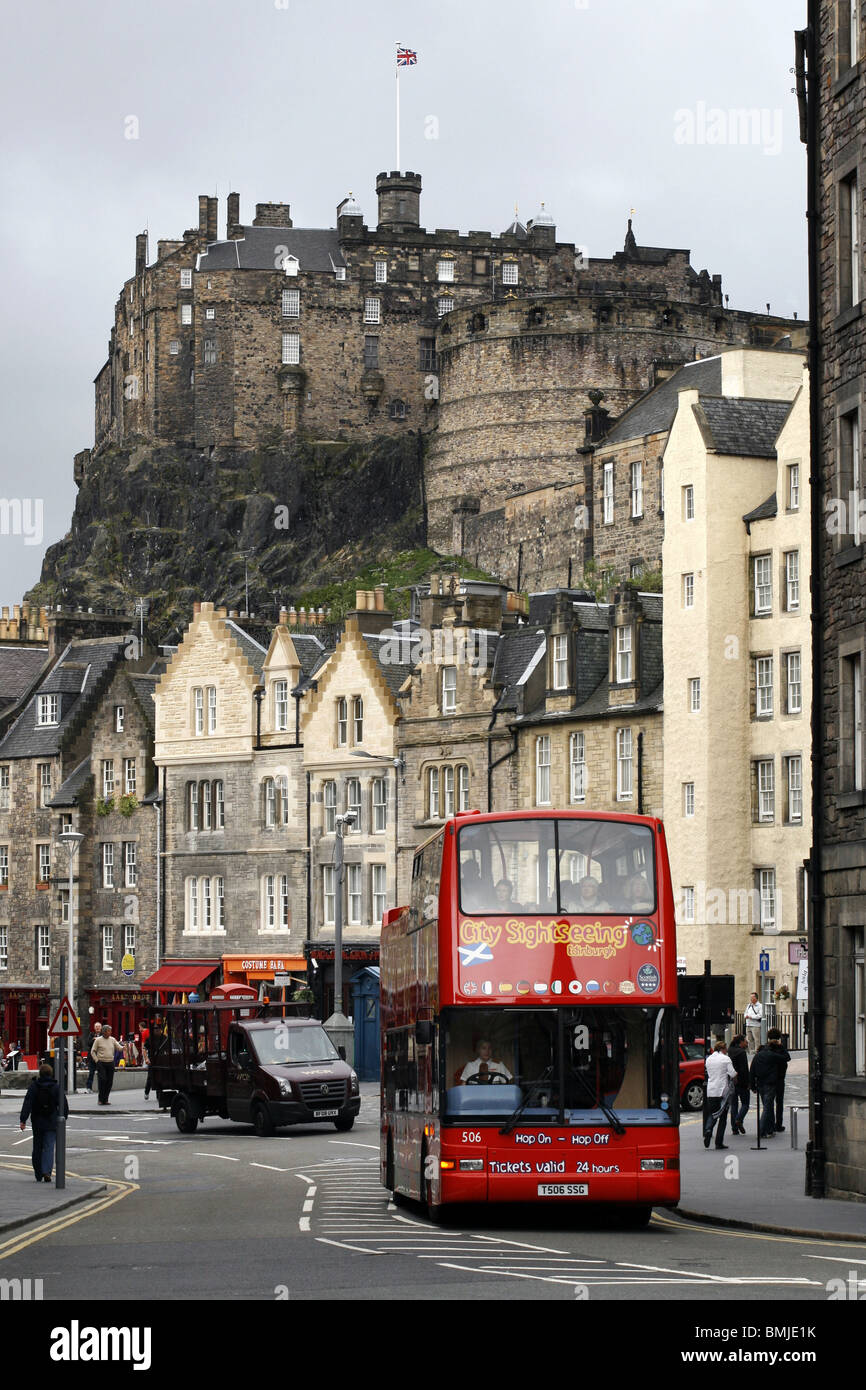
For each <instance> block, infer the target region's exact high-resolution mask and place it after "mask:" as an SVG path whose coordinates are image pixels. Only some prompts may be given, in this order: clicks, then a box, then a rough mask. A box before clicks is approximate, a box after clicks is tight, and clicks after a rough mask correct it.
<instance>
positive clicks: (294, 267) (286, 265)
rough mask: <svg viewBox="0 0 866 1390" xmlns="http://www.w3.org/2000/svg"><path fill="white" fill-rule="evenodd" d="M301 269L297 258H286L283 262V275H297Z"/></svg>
mask: <svg viewBox="0 0 866 1390" xmlns="http://www.w3.org/2000/svg"><path fill="white" fill-rule="evenodd" d="M300 268H301V263H300V261H299V260H298V258H297V256H286V257H285V258H284V260H283V274H284V275H297V273H298V271H299V270H300Z"/></svg>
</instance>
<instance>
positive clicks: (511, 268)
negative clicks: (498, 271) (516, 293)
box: [502, 261, 518, 285]
mask: <svg viewBox="0 0 866 1390" xmlns="http://www.w3.org/2000/svg"><path fill="white" fill-rule="evenodd" d="M502 283H503V285H516V284H517V283H518V269H517V262H516V261H503V263H502Z"/></svg>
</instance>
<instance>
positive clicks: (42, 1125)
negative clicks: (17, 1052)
mask: <svg viewBox="0 0 866 1390" xmlns="http://www.w3.org/2000/svg"><path fill="white" fill-rule="evenodd" d="M63 1104H64V1107H65V1111H64V1113H65V1114H66V1115H67V1116H68V1114H69V1103H68V1101H67V1100H66V1097H65V1096H64V1097H63ZM59 1115H60V1086H59V1085H58V1083H57V1082H56V1081H55V1080H54V1068H53V1067H52V1066H51V1065H50V1064H49V1063H48V1062H43V1063H42V1065H41V1067H40V1068H39V1075H38V1076H37V1078H36V1080H35V1081H31V1082H30V1085H29V1086H28V1087H27V1093H26V1095H25V1096H24V1104H23V1105H22V1106H21V1114H20V1115H19V1117H18V1123H19V1125H20V1127H21V1129H26V1128H27V1121H28V1119H29V1120H30V1126H31V1128H32V1130H33V1154H32V1162H33V1172H34V1174H35V1177H36V1181H37V1182H50V1181H51V1169H52V1168H53V1167H54V1147H55V1144H56V1142H57V1120H58V1117H59Z"/></svg>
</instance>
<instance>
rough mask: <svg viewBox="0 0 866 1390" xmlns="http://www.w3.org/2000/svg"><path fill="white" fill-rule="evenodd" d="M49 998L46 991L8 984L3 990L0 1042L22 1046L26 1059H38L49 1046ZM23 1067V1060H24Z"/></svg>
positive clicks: (1, 989)
mask: <svg viewBox="0 0 866 1390" xmlns="http://www.w3.org/2000/svg"><path fill="white" fill-rule="evenodd" d="M49 1007H50V995H49V991H48V989H46V988H42V989H40V988H39V987H37V986H33V987H32V988H28V987H27V986H26V985H18V986H15V985H9V986H6V987H5V988H0V1041H2V1042H5V1043H6V1051H7V1052H8V1050H9V1046H10V1044H13V1043H18V1042H20V1044H21V1051H22V1053H23V1056H24V1057H29V1058H35V1057H37V1056H39V1055H40V1054H41V1053H43V1052H44V1051H45V1048H46V1046H47V1043H48V1024H49V1022H50V1019H49V1017H48V1011H49ZM22 1065H23V1060H22Z"/></svg>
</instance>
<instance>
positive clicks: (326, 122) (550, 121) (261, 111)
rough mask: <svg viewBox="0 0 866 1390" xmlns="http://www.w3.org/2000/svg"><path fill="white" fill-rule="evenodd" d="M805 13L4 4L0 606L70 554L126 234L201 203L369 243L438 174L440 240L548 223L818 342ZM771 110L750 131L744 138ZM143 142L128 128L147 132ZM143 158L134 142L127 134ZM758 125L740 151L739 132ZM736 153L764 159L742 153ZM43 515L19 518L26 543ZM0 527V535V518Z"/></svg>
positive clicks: (126, 261)
mask: <svg viewBox="0 0 866 1390" xmlns="http://www.w3.org/2000/svg"><path fill="white" fill-rule="evenodd" d="M805 8H806V7H805V0H800V2H799V3H798V0H660V3H656V4H648V3H647V2H646V0H534V3H533V4H531V5H527V4H526V3H525V0H472V3H471V4H468V3H466V0H436V3H435V4H422V3H418V2H417V0H399V3H396V2H395V3H385V2H384V0H372V3H366V4H358V3H357V0H76V2H75V3H73V4H64V3H60V0H39V3H38V4H33V3H30V4H27V3H25V4H20V3H16V2H15V0H0V17H2V27H3V37H4V46H5V48H6V54H7V57H6V62H5V64H4V74H3V84H2V93H0V106H2V130H0V176H2V190H3V195H4V196H3V201H2V210H0V238H2V254H0V275H2V304H3V311H4V312H3V333H2V342H0V353H2V358H0V400H2V441H3V467H2V475H0V496H2V497H4V498H6V499H21V500H22V501H24V502H25V503H29V517H30V524H29V528H28V529H29V531H30V540H33V539H34V538H35V537H36V536H37V535H38V516H39V505H40V504H41V506H42V509H43V513H42V514H43V522H42V529H43V532H44V535H43V537H42V540H41V542H40V543H39V544H33V543H27V538H25V536H23V535H17V536H16V535H0V603H2V604H6V603H9V604H11V603H15V602H17V601H19V600H20V598H21V596H22V594H23V592H24V590H25V589H26V588H27V587H28V586H29V585H31V584H32V583H34V582H35V580H36V579H37V578H38V577H39V570H40V566H41V560H42V555H43V553H44V550H45V548H46V546H48V545H50V544H51V543H53V542H54V541H56V540H59V539H60V538H61V537H62V536H63V535H64V534H65V533H66V531H67V530H68V529H69V523H70V519H71V515H72V509H73V506H74V501H75V486H74V483H73V480H72V456H73V454H74V453H76V452H77V451H78V450H79V449H82V448H86V447H88V446H90V445H91V444H92V443H93V386H92V381H93V378H94V377H95V376H96V374H97V372H98V371H99V369H100V367H101V366H102V365H103V363H104V361H105V359H106V356H107V342H108V335H109V331H110V327H111V322H112V314H113V306H114V302H115V299H116V297H117V294H118V291H119V289H120V287H121V285H122V283H123V281H124V279H126V277H127V276H129V275H130V274H131V273H132V271H133V268H134V250H135V234H136V232H139V231H142V230H144V229H145V228H147V229H148V230H149V232H150V238H151V240H150V246H151V255H152V256H153V255H155V252H156V241H157V239H158V238H160V237H179V236H180V235H181V233H182V232H183V231H184V229H185V228H187V227H191V226H194V225H197V222H198V202H197V199H198V194H199V193H210V194H213V193H214V192H218V194H219V197H220V210H219V232H220V236H224V234H225V195H226V193H228V192H229V191H230V190H232V189H233V190H236V191H237V192H239V193H240V195H241V220H242V221H244V222H249V221H251V220H252V217H253V216H254V204H255V203H256V202H257V201H258V202H288V203H290V204H291V207H292V218H293V220H294V223H295V226H298V227H309V226H318V227H328V226H333V225H334V223H335V209H336V205H337V203H338V202H339V201H340V200H341V199H342V198H343V197H344V196H345V195H346V194H347V193H348V192H349V191H352V192H354V193H355V196H356V197H357V198H358V200H359V201H360V203H361V206H362V208H363V210H364V213H365V219H366V221H367V222H368V224H370V225H372V224H374V223H375V220H376V198H375V191H374V190H375V178H376V174H377V173H378V172H379V171H380V170H383V169H391V168H392V167H394V160H395V140H394V107H395V101H394V90H395V67H394V55H395V43H396V42H398V41H399V42H401V43H405V44H406V45H407V46H410V47H412V48H414V49H415V50H416V51H417V53H418V64H417V66H416V67H413V68H409V69H404V70H403V71H402V75H401V78H400V104H401V116H402V120H401V131H402V136H401V164H402V167H403V168H404V169H414V170H416V171H417V172H419V173H420V174H421V175H422V176H423V180H424V188H423V192H422V195H421V222H422V225H424V226H426V227H428V228H434V227H455V228H459V230H460V231H462V232H465V231H468V230H469V229H470V228H472V229H482V230H490V231H493V232H499V231H502V230H503V229H504V228H505V227H506V226H507V225H508V223H509V222H510V221H511V219H512V216H513V212H514V205H515V203H517V204H518V205H519V208H520V215H521V218H522V219H523V220H525V219H526V218H528V217H531V216H534V215H535V213H536V212H537V211H538V208H539V206H540V203H541V201H542V200H544V202H545V204H546V207H547V210H548V211H550V212H552V214H553V215H554V217H555V220H556V224H557V229H558V236H559V238H560V239H561V240H567V241H575V242H577V243H579V244H582V245H585V246H586V247H587V248H588V250H589V254H590V255H593V256H609V255H611V254H612V252H614V251H617V250H621V249H622V243H623V238H624V235H625V230H626V220H627V217H628V215H629V210H630V209H631V208H634V209H635V215H634V227H635V233H636V235H637V239H638V242H639V243H640V244H642V245H648V246H677V247H688V248H690V250H691V253H692V265H693V266H694V267H695V269H696V270H701V269H703V268H706V269H707V270H709V272H710V274H714V273H721V275H722V277H723V286H722V288H723V291H724V292H725V293H727V294H729V295H730V305H731V307H732V308H737V309H756V310H761V311H763V310H764V309H765V306H766V304H767V303H769V304H770V305H771V309H772V311H773V312H774V313H780V314H791V313H793V312H795V311H796V312H797V313H798V314H799V316H800V317H801V318H805V316H806V310H807V293H806V223H805V211H804V210H805V197H806V190H805V173H806V159H805V147H804V146H802V145H800V143H799V139H798V124H797V110H796V102H795V99H794V97H793V95H792V94H791V87H792V85H793V76H792V74H791V72H790V68H791V66H792V63H793V54H794V39H793V32H794V30H795V29H796V28H799V27H802V26H804V25H805V22H806V15H805ZM741 112H754V113H755V114H754V116H753V117H751V118H750V119H749V120H748V121H747V122H743V121H742V120H740V119H739V118H738V113H741ZM131 117H134V118H135V121H131V120H130V118H131ZM136 126H137V133H138V138H137V139H129V138H127V137H128V135H129V134H130V133H135V131H136ZM746 128H747V129H746ZM744 134H747V135H748V138H747V140H746V142H745V143H743V137H744ZM27 516H28V509H27V508H25V518H26V517H27ZM0 520H2V517H0Z"/></svg>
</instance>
